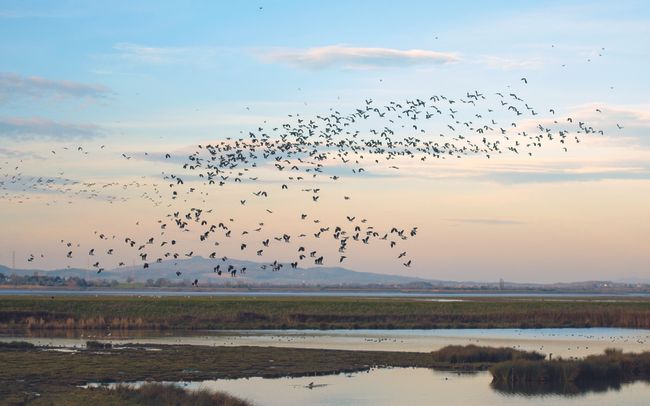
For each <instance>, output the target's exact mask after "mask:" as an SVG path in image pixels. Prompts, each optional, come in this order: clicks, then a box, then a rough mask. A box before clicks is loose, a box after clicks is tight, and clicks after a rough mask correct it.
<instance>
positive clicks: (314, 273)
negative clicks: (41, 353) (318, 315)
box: [0, 256, 650, 291]
mask: <svg viewBox="0 0 650 406" xmlns="http://www.w3.org/2000/svg"><path fill="white" fill-rule="evenodd" d="M217 264H221V269H222V270H224V272H223V274H222V276H219V275H217V273H215V272H214V271H213V268H214V267H215V266H216V265H217ZM229 264H231V265H233V266H234V267H235V268H237V269H238V270H240V269H242V268H243V267H246V272H245V274H243V275H242V274H240V273H237V277H235V278H233V277H231V276H230V275H229V274H228V273H227V272H225V269H226V268H227V266H228V265H229ZM263 265H264V264H262V263H259V262H253V261H241V260H236V259H229V260H228V261H227V262H222V261H221V260H214V259H207V258H203V257H200V256H197V257H193V258H190V259H183V260H171V261H162V262H160V263H152V264H150V265H149V268H148V269H143V268H142V267H141V266H137V267H123V268H115V269H111V270H106V271H103V272H102V273H101V274H97V272H96V271H95V270H92V269H90V270H89V269H79V268H67V269H56V270H34V269H16V270H12V269H11V268H8V267H6V266H3V265H0V273H2V274H4V275H6V276H9V275H11V274H16V275H19V276H31V275H34V274H35V273H38V274H39V275H43V276H45V275H46V276H51V277H55V276H59V277H62V278H72V277H77V278H82V279H85V280H87V281H97V280H102V279H103V280H109V281H110V280H116V281H118V282H127V281H134V282H143V283H144V282H146V281H147V280H149V279H152V280H154V281H156V280H157V279H160V278H163V279H167V280H169V281H170V282H172V283H176V282H182V281H184V282H187V283H189V282H191V281H193V280H194V279H198V280H199V281H200V282H202V283H203V285H204V286H205V284H213V285H230V286H232V285H240V286H241V285H248V286H324V287H337V286H338V287H344V286H357V287H358V286H369V285H378V286H382V287H398V286H399V287H417V288H437V289H445V288H448V289H476V288H480V289H486V288H487V289H497V290H498V289H500V288H504V289H509V290H510V289H514V290H519V289H534V290H549V291H601V290H609V289H612V288H615V289H620V288H624V289H628V288H631V289H635V290H639V289H641V290H650V280H648V279H642V278H629V279H618V280H616V281H613V282H612V281H581V282H566V283H559V282H558V283H548V284H542V283H513V282H504V285H503V286H500V283H499V282H497V281H463V282H458V281H443V280H435V279H426V278H419V277H413V276H404V275H387V274H380V273H373V272H358V271H352V270H349V269H345V268H341V267H312V268H297V269H291V267H290V266H289V264H285V266H284V267H283V268H282V269H281V270H280V271H277V272H274V271H272V270H271V269H270V267H267V268H266V269H263V268H262V266H263ZM176 272H181V275H180V276H177V275H176Z"/></svg>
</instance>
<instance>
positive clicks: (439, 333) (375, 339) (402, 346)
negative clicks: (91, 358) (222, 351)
mask: <svg viewBox="0 0 650 406" xmlns="http://www.w3.org/2000/svg"><path fill="white" fill-rule="evenodd" d="M36 334H37V335H34V336H20V335H11V334H4V335H1V334H0V341H12V340H24V341H29V342H32V343H34V344H36V345H41V346H46V345H49V346H66V347H74V346H78V347H79V346H83V345H84V344H85V342H86V341H87V340H99V341H107V342H112V343H113V344H115V345H119V344H121V343H137V344H184V345H208V346H234V345H237V346H239V345H254V346H273V347H294V348H296V347H299V348H320V349H339V350H377V351H418V352H428V351H433V350H437V349H439V348H442V347H444V346H446V345H451V344H455V345H467V344H476V345H487V346H506V347H514V348H518V349H523V350H528V351H538V352H541V353H544V354H549V353H553V355H554V356H562V357H567V358H568V357H572V356H573V357H583V356H586V355H591V354H600V353H602V352H603V351H604V350H605V349H606V348H611V347H615V348H620V349H623V350H625V351H632V352H641V351H650V330H640V329H623V328H566V329H550V328H546V329H432V330H324V331H322V330H246V331H203V332H197V333H193V334H191V335H188V334H187V333H184V334H182V335H181V334H179V333H175V332H165V333H160V332H149V333H138V335H137V336H136V335H129V334H133V333H129V332H126V333H121V332H118V331H114V332H111V333H102V334H99V335H92V334H90V335H89V334H86V335H82V334H79V333H74V332H68V334H69V335H68V336H54V335H53V334H54V333H53V332H38V333H36ZM58 334H62V333H61V332H59V333H58ZM109 334H110V335H109ZM163 334H164V335H163Z"/></svg>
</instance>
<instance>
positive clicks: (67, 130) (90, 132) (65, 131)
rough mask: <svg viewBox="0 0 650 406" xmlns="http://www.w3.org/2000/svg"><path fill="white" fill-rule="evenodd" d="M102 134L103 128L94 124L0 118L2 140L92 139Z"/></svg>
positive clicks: (37, 118) (41, 119)
mask: <svg viewBox="0 0 650 406" xmlns="http://www.w3.org/2000/svg"><path fill="white" fill-rule="evenodd" d="M102 133H103V130H102V129H101V127H99V126H97V125H94V124H78V123H66V122H60V121H53V120H48V119H45V118H39V117H29V118H12V117H10V118H0V139H2V138H8V139H14V140H25V139H35V138H49V139H55V140H69V139H90V138H95V137H98V136H100V135H102Z"/></svg>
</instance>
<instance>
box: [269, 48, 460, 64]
mask: <svg viewBox="0 0 650 406" xmlns="http://www.w3.org/2000/svg"><path fill="white" fill-rule="evenodd" d="M260 56H261V58H262V60H263V61H265V62H276V63H286V64H288V65H291V66H295V67H298V68H303V69H311V70H318V69H325V68H329V67H335V66H341V67H344V68H351V69H355V68H357V69H358V68H376V67H387V66H393V67H395V66H410V65H422V64H444V63H450V62H457V61H459V60H460V58H459V56H458V55H456V54H454V53H448V52H437V51H429V50H423V49H408V50H402V49H392V48H358V47H350V46H345V45H330V46H324V47H316V48H307V49H276V50H272V51H264V52H262V53H260Z"/></svg>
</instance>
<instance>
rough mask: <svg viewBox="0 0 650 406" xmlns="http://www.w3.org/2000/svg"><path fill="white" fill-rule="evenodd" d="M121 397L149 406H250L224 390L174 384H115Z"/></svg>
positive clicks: (115, 389)
mask: <svg viewBox="0 0 650 406" xmlns="http://www.w3.org/2000/svg"><path fill="white" fill-rule="evenodd" d="M113 390H114V391H115V392H116V393H117V394H118V395H119V396H120V397H121V398H122V399H124V400H125V401H127V402H134V403H136V404H139V405H147V406H148V405H150V406H177V405H187V406H251V405H252V404H251V403H250V402H248V401H246V400H243V399H240V398H236V397H234V396H231V395H229V394H227V393H224V392H210V391H208V390H196V391H188V390H185V389H183V388H180V387H178V386H176V385H171V384H162V383H147V384H144V385H142V386H140V387H137V388H136V387H133V386H132V385H124V384H122V385H117V386H116V387H115V388H114V389H113Z"/></svg>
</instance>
